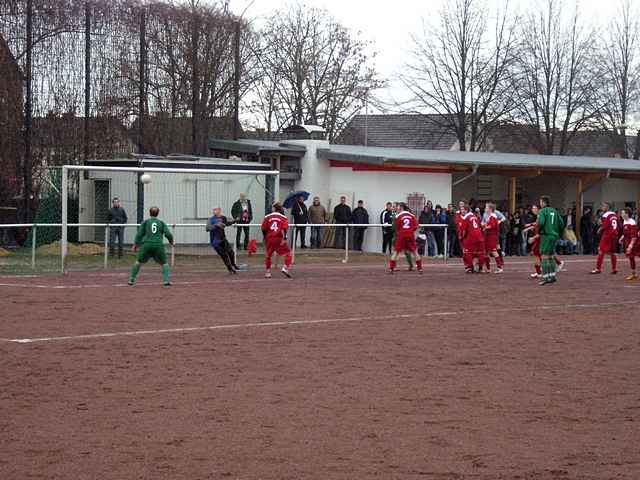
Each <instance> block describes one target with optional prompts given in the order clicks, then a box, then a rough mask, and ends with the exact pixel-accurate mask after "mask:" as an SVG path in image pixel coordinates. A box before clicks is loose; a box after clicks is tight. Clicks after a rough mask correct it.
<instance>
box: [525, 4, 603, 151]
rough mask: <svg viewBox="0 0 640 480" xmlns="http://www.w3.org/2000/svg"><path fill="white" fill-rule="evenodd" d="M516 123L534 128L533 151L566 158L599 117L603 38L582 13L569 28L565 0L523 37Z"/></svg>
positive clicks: (544, 9) (531, 20) (535, 17)
mask: <svg viewBox="0 0 640 480" xmlns="http://www.w3.org/2000/svg"><path fill="white" fill-rule="evenodd" d="M521 38H522V44H521V49H520V54H519V56H518V63H517V70H518V76H517V77H516V82H515V84H514V92H515V94H516V95H517V98H518V109H517V111H516V118H517V119H518V120H521V121H524V122H526V123H527V124H528V125H531V126H532V127H533V133H534V138H532V139H531V140H532V143H533V145H535V146H537V148H538V150H539V151H540V152H541V153H544V154H547V155H554V154H559V155H565V154H566V153H567V149H568V147H569V144H570V142H571V139H572V138H573V136H574V135H575V133H576V132H577V131H578V130H580V129H582V128H585V127H587V126H589V125H590V122H592V121H593V119H594V117H595V111H594V109H593V101H594V95H595V90H596V88H595V82H596V79H597V75H596V74H595V71H594V68H593V67H594V65H595V56H594V53H595V51H596V46H597V36H596V32H595V30H594V29H591V28H585V27H583V26H582V24H581V22H580V18H579V15H578V12H577V9H576V11H575V12H574V14H573V15H571V16H570V18H569V20H568V21H567V22H565V15H564V11H563V5H562V2H561V0H545V1H544V2H543V5H542V6H541V8H540V9H539V10H538V11H536V12H532V13H530V14H529V16H528V18H527V20H526V22H524V26H523V29H522V32H521Z"/></svg>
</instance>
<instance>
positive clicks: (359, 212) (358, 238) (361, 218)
mask: <svg viewBox="0 0 640 480" xmlns="http://www.w3.org/2000/svg"><path fill="white" fill-rule="evenodd" d="M351 217H352V219H353V223H355V224H362V225H364V224H368V223H369V212H367V210H366V209H365V208H364V202H363V201H362V200H358V206H357V207H356V208H355V209H354V210H353V213H352V214H351ZM366 229H367V227H354V229H353V249H354V250H357V251H359V252H361V251H362V243H363V242H364V232H365V230H366Z"/></svg>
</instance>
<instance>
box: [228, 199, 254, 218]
mask: <svg viewBox="0 0 640 480" xmlns="http://www.w3.org/2000/svg"><path fill="white" fill-rule="evenodd" d="M247 213H248V214H249V219H248V220H247V221H246V222H243V221H242V202H241V201H240V200H237V201H236V203H234V204H233V206H232V207H231V216H232V217H233V219H234V220H236V221H237V222H238V223H251V220H253V208H251V200H247Z"/></svg>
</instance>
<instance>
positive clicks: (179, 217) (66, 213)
mask: <svg viewBox="0 0 640 480" xmlns="http://www.w3.org/2000/svg"><path fill="white" fill-rule="evenodd" d="M245 165H246V166H245ZM189 167H190V166H189V165H187V166H186V167H184V168H174V167H163V166H158V162H157V161H156V162H153V166H146V165H145V166H142V167H122V166H119V167H113V166H65V167H63V168H62V189H61V190H62V192H61V196H62V206H61V208H62V215H61V218H62V222H61V227H60V228H61V232H60V249H59V250H60V267H61V268H62V270H63V271H67V270H87V269H94V268H125V267H128V266H130V265H131V263H132V261H133V258H132V245H133V243H134V238H135V235H136V231H137V225H138V224H140V223H141V222H142V221H143V220H145V219H147V218H149V209H150V208H151V207H158V208H159V210H160V214H159V216H158V218H159V219H160V220H162V221H163V222H164V223H166V224H167V225H168V226H169V228H170V229H171V231H172V234H173V237H174V242H175V247H174V248H169V246H168V245H167V253H168V255H170V258H171V261H172V263H173V264H175V266H176V267H179V268H187V267H188V268H189V269H208V268H210V267H212V268H220V266H221V263H220V262H218V261H217V259H214V258H209V257H212V256H215V255H216V252H215V251H214V250H213V249H212V248H211V246H210V244H209V234H208V232H207V231H206V229H205V227H206V224H207V222H208V220H209V218H210V217H211V216H212V215H213V212H214V209H220V212H221V214H222V215H224V216H226V217H227V219H228V220H233V219H234V218H233V214H235V215H236V216H237V217H238V218H243V219H244V221H245V222H253V223H255V222H258V223H259V221H261V220H262V218H263V217H264V214H265V213H266V212H267V211H270V208H271V204H272V202H273V201H274V199H276V198H278V194H279V192H278V185H279V180H278V178H279V174H278V172H277V171H273V170H271V169H270V166H268V165H260V164H246V163H245V164H243V163H241V162H236V163H233V162H229V163H228V164H212V165H208V164H207V165H202V164H197V165H193V166H191V168H189ZM194 167H198V168H194ZM74 172H78V173H79V174H78V175H77V176H75V175H73V174H74ZM74 178H75V179H76V180H75V182H77V184H74V180H73V179H74ZM74 196H77V199H74ZM74 209H77V212H75V211H74ZM75 219H77V220H75ZM74 220H75V221H74ZM76 222H77V223H76ZM237 230H238V229H236V228H234V227H227V228H226V229H225V235H226V238H227V241H228V242H229V244H230V245H231V247H232V248H235V246H236V240H237V238H236V232H237ZM239 230H241V238H240V239H239V240H240V245H241V248H242V247H243V246H244V244H245V233H246V234H247V238H248V239H255V240H257V241H258V242H261V237H262V235H258V233H259V232H258V231H257V230H258V229H257V228H256V227H247V228H246V229H239ZM51 250H52V251H54V252H55V248H53V249H51ZM207 259H208V260H210V261H209V262H208V263H207Z"/></svg>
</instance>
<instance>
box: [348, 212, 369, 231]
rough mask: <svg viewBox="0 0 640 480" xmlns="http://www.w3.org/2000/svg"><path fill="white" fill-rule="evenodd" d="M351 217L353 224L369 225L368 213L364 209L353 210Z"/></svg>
mask: <svg viewBox="0 0 640 480" xmlns="http://www.w3.org/2000/svg"><path fill="white" fill-rule="evenodd" d="M351 217H352V218H353V223H360V224H364V223H369V212H367V210H366V209H365V208H364V207H357V208H355V209H354V210H353V213H352V214H351ZM364 228H366V227H364Z"/></svg>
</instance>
